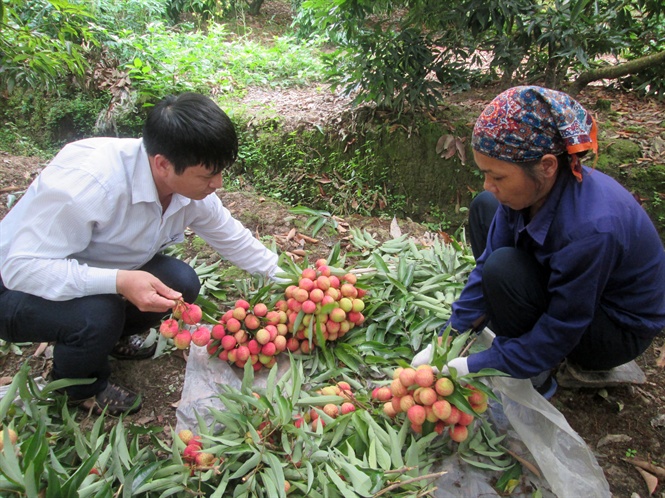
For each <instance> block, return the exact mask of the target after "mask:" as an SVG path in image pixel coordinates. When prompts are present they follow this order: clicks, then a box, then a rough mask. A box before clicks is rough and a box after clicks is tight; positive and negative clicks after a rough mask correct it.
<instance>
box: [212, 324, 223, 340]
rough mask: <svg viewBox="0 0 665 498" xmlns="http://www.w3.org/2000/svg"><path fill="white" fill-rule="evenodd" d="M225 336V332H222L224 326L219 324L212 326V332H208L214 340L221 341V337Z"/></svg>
mask: <svg viewBox="0 0 665 498" xmlns="http://www.w3.org/2000/svg"><path fill="white" fill-rule="evenodd" d="M225 335H226V330H224V325H222V324H221V323H218V324H216V325H213V327H212V330H211V332H210V336H211V337H212V338H213V339H215V340H221V338H222V337H224V336H225Z"/></svg>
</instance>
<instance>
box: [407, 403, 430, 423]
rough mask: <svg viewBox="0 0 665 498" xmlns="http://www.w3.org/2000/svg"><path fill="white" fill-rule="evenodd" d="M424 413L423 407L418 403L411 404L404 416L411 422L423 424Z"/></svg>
mask: <svg viewBox="0 0 665 498" xmlns="http://www.w3.org/2000/svg"><path fill="white" fill-rule="evenodd" d="M426 415H427V414H426V413H425V408H423V407H422V406H420V405H413V406H411V407H410V408H409V409H408V410H407V412H406V416H407V417H408V418H409V420H410V421H411V423H412V424H416V425H423V424H424V423H425V419H426Z"/></svg>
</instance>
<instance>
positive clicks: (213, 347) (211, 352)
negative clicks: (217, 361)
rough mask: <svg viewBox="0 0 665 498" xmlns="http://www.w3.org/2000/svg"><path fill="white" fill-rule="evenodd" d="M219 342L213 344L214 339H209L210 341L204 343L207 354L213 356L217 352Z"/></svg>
mask: <svg viewBox="0 0 665 498" xmlns="http://www.w3.org/2000/svg"><path fill="white" fill-rule="evenodd" d="M219 348H220V345H219V344H215V343H214V341H213V340H212V339H211V340H210V342H209V343H208V344H207V345H206V351H207V352H208V354H209V355H211V356H214V355H216V354H218V353H219Z"/></svg>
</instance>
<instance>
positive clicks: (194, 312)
mask: <svg viewBox="0 0 665 498" xmlns="http://www.w3.org/2000/svg"><path fill="white" fill-rule="evenodd" d="M201 318H203V311H201V307H200V306H198V305H196V304H187V305H186V306H185V310H184V311H183V312H182V321H183V322H185V323H186V324H187V325H195V324H197V323H199V322H200V321H201Z"/></svg>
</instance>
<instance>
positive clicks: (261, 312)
mask: <svg viewBox="0 0 665 498" xmlns="http://www.w3.org/2000/svg"><path fill="white" fill-rule="evenodd" d="M253 311H254V314H255V315H256V316H258V317H263V316H266V314H267V313H268V307H267V306H266V305H265V304H263V303H257V304H256V305H254V309H253Z"/></svg>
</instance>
